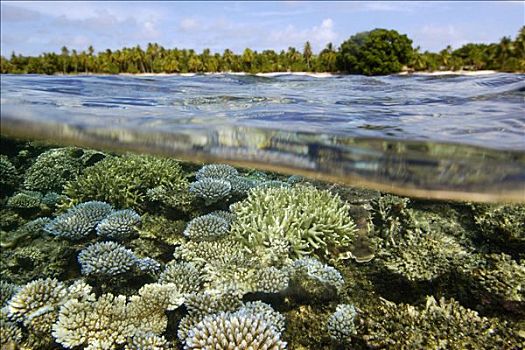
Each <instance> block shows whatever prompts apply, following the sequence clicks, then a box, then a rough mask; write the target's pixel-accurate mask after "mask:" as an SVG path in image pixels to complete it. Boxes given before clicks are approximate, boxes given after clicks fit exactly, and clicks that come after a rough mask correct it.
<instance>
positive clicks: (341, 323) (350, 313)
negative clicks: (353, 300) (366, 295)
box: [326, 304, 357, 344]
mask: <svg viewBox="0 0 525 350" xmlns="http://www.w3.org/2000/svg"><path fill="white" fill-rule="evenodd" d="M356 316H357V311H356V310H355V307H354V306H353V305H350V304H339V305H337V308H336V309H335V312H334V313H333V314H331V315H330V317H328V322H327V324H326V328H327V330H328V334H329V335H330V337H331V338H332V339H334V340H336V341H338V342H340V343H343V344H349V343H350V342H351V340H352V336H354V335H355V334H356V327H355V318H356Z"/></svg>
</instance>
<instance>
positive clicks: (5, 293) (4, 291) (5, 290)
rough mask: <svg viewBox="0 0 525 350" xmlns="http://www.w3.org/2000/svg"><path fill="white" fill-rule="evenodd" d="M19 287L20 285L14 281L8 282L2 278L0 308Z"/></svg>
mask: <svg viewBox="0 0 525 350" xmlns="http://www.w3.org/2000/svg"><path fill="white" fill-rule="evenodd" d="M19 289H20V286H18V285H16V284H14V283H9V282H7V281H4V280H1V281H0V309H1V308H3V307H4V305H5V304H7V301H8V300H9V299H11V297H12V296H13V295H15V294H16V292H18V290H19Z"/></svg>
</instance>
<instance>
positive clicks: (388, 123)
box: [2, 73, 525, 202]
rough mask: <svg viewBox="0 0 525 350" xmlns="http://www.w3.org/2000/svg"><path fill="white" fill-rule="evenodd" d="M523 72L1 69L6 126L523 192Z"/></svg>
mask: <svg viewBox="0 0 525 350" xmlns="http://www.w3.org/2000/svg"><path fill="white" fill-rule="evenodd" d="M524 77H525V76H524V75H520V74H503V73H502V74H490V75H482V76H461V75H444V76H417V75H415V76H396V75H394V76H386V77H363V76H333V77H323V78H317V77H312V76H297V75H286V74H285V75H280V76H271V77H264V76H251V75H244V76H243V75H196V76H145V77H143V76H141V77H137V76H32V75H24V76H19V75H4V76H2V129H3V132H4V133H10V134H12V135H19V136H24V134H27V135H25V136H28V137H35V136H40V137H44V138H48V139H52V140H54V141H56V142H59V141H62V142H65V143H68V144H71V143H73V144H77V145H85V146H90V147H97V146H103V147H112V148H119V147H120V148H121V149H127V150H137V151H141V152H147V153H152V154H164V155H168V156H173V157H178V158H180V159H186V160H193V161H208V162H211V161H214V162H220V161H225V162H228V163H230V164H236V165H240V166H249V167H254V168H258V169H269V170H278V171H281V172H285V173H288V174H290V175H292V174H302V175H306V176H309V177H315V178H319V179H325V180H327V181H337V182H343V183H347V184H359V185H363V186H367V187H370V188H376V189H383V190H386V189H388V190H389V191H393V192H395V193H399V194H406V195H413V196H420V197H427V198H445V199H446V198H448V199H463V200H475V201H505V200H507V201H508V200H510V201H518V202H519V201H522V200H523V196H524V191H525V178H524V174H525V114H524V113H523V111H524V96H525V81H524Z"/></svg>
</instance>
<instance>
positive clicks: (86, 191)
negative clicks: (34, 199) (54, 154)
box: [64, 154, 189, 210]
mask: <svg viewBox="0 0 525 350" xmlns="http://www.w3.org/2000/svg"><path fill="white" fill-rule="evenodd" d="M172 184H179V186H177V191H181V192H182V193H187V191H188V187H189V183H188V181H187V180H186V178H185V176H184V174H183V172H182V168H181V166H180V165H179V163H178V162H177V161H175V160H173V159H163V158H156V157H151V156H139V155H132V154H127V155H123V156H120V157H106V158H105V159H104V160H102V161H100V162H98V163H97V164H95V165H94V166H92V167H89V168H87V169H86V170H85V171H84V172H83V173H82V174H81V175H80V176H78V178H77V179H75V180H73V181H70V182H68V183H67V184H66V186H65V188H64V192H65V194H66V195H67V196H68V197H70V198H71V204H76V203H79V202H83V201H88V200H100V201H105V202H108V203H111V204H112V205H114V206H115V207H117V208H133V209H135V210H142V209H144V208H143V204H144V202H145V200H146V194H147V191H148V190H149V189H153V188H155V187H158V186H167V188H168V189H169V188H170V186H173V185H172ZM166 195H168V193H167V194H166ZM181 205H182V204H181ZM177 209H181V210H182V209H184V208H177Z"/></svg>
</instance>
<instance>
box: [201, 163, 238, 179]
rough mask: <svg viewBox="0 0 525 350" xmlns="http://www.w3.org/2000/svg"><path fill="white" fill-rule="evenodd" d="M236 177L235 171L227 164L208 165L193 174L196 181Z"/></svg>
mask: <svg viewBox="0 0 525 350" xmlns="http://www.w3.org/2000/svg"><path fill="white" fill-rule="evenodd" d="M237 175H238V172H237V169H235V168H234V167H232V166H231V165H228V164H208V165H205V166H203V167H202V168H200V169H199V171H198V172H197V173H196V174H195V178H196V179H197V180H202V179H205V178H210V179H229V178H232V177H235V176H237Z"/></svg>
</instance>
